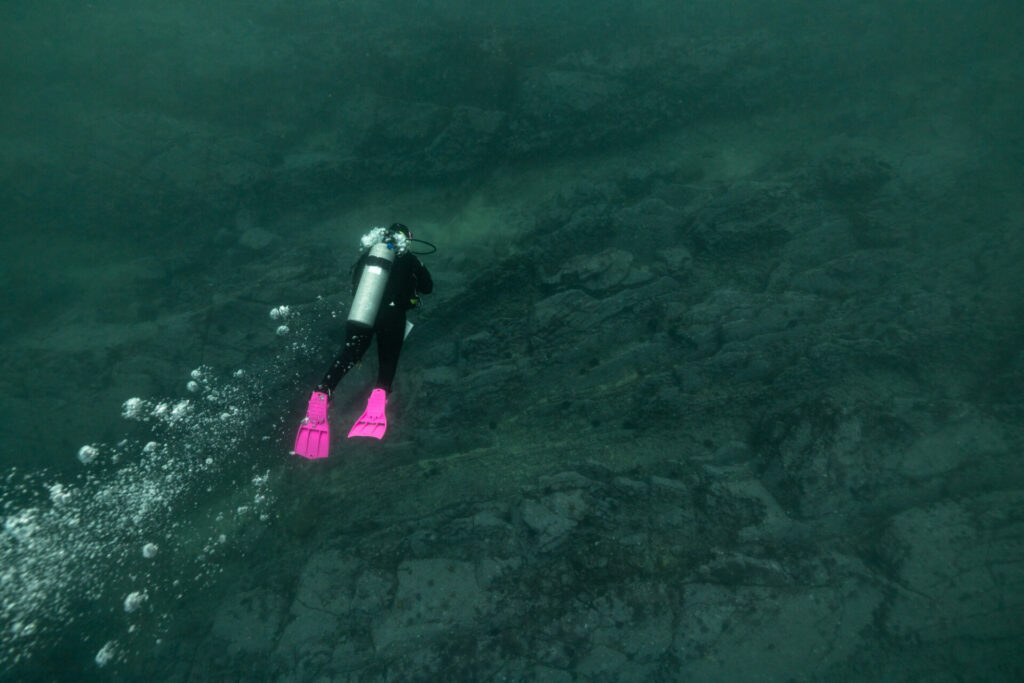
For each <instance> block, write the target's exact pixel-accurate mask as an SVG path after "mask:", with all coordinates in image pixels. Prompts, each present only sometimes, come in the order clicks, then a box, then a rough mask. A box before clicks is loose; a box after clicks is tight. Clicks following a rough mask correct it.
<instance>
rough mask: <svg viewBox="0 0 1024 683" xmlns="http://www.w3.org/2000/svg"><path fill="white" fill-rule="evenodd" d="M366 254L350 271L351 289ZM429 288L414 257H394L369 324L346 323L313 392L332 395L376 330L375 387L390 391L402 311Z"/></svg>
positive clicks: (401, 332)
mask: <svg viewBox="0 0 1024 683" xmlns="http://www.w3.org/2000/svg"><path fill="white" fill-rule="evenodd" d="M366 257H367V254H363V255H362V256H360V257H359V260H358V261H356V265H355V268H354V272H353V274H352V289H353V290H354V289H355V288H356V287H357V286H358V285H359V278H360V277H361V276H362V274H363V266H364V265H365V263H366ZM433 290H434V281H433V280H431V279H430V272H429V271H428V270H427V269H426V268H425V267H424V266H423V264H422V263H420V260H419V259H418V258H416V256H414V255H413V254H411V253H409V252H406V253H404V254H402V255H401V256H398V257H396V258H395V262H394V264H392V266H391V274H390V275H389V276H388V283H387V286H386V287H385V288H384V297H383V299H381V302H380V311H378V313H377V319H376V320H375V321H374V324H373V327H372V328H371V327H367V326H366V325H363V324H362V323H357V322H352V321H351V320H350V321H349V322H348V325H347V326H346V328H345V346H343V347H342V349H341V353H339V354H338V357H337V358H336V359H335V361H334V363H333V364H331V367H330V369H329V370H328V371H327V374H326V375H324V378H323V379H322V380H321V381H320V385H319V386H318V387H317V391H322V392H324V393H326V394H327V395H328V396H330V395H332V394H333V392H334V388H335V387H337V386H338V382H340V381H341V378H342V377H344V376H345V373H347V372H348V371H349V370H351V369H352V368H353V367H355V364H356V363H358V362H359V360H360V359H361V358H362V357H363V354H364V353H366V350H367V349H368V348H370V340H371V339H372V338H373V335H374V333H376V335H377V357H378V359H379V365H378V369H377V387H378V388H379V389H383V390H384V391H386V392H388V393H391V385H392V383H393V382H394V381H395V371H396V370H397V369H398V355H399V354H400V353H401V352H402V342H403V341H404V339H405V312H406V311H408V310H409V309H410V308H414V307H415V306H416V304H417V303H418V301H419V299H418V293H422V294H430V293H431V292H432V291H433Z"/></svg>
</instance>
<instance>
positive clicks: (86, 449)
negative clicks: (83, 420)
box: [78, 446, 100, 465]
mask: <svg viewBox="0 0 1024 683" xmlns="http://www.w3.org/2000/svg"><path fill="white" fill-rule="evenodd" d="M99 454H100V452H99V449H97V448H96V447H95V446H82V447H81V448H79V449H78V461H79V462H80V463H82V464H83V465H88V464H89V463H91V462H92V461H93V460H95V459H96V457H97V456H98V455H99Z"/></svg>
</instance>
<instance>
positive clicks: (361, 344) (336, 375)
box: [317, 321, 373, 396]
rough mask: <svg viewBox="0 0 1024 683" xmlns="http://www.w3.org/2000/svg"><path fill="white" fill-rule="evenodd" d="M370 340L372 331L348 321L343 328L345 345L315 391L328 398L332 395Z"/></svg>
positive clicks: (364, 350)
mask: <svg viewBox="0 0 1024 683" xmlns="http://www.w3.org/2000/svg"><path fill="white" fill-rule="evenodd" d="M372 338H373V329H371V328H369V327H367V326H366V325H362V324H360V323H355V322H351V321H350V322H349V323H348V325H346V327H345V345H344V346H343V347H342V348H341V353H339V354H338V357H337V358H336V359H335V360H334V363H332V364H331V367H330V369H329V370H328V371H327V374H326V375H324V378H323V379H322V380H320V384H319V385H318V386H317V391H322V392H324V393H326V394H327V395H328V396H330V395H332V394H333V393H334V389H335V387H337V386H338V382H340V381H341V378H342V377H344V376H345V373H347V372H348V371H349V370H351V369H352V368H354V367H355V365H356V363H358V362H359V361H360V359H362V357H363V354H364V353H366V349H368V348H370V340H371V339H372Z"/></svg>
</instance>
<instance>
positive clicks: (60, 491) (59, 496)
mask: <svg viewBox="0 0 1024 683" xmlns="http://www.w3.org/2000/svg"><path fill="white" fill-rule="evenodd" d="M47 489H49V491H50V500H51V501H53V504H54V505H62V504H64V503H66V502H68V501H69V500H71V491H69V490H67V489H66V488H64V484H59V483H58V484H50V485H49V486H48V487H47Z"/></svg>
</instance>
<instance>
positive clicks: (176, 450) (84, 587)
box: [0, 299, 336, 673]
mask: <svg viewBox="0 0 1024 683" xmlns="http://www.w3.org/2000/svg"><path fill="white" fill-rule="evenodd" d="M334 308H336V306H334V305H333V304H331V303H330V302H329V301H328V300H326V299H321V300H319V301H318V303H317V304H316V305H315V306H314V307H313V309H312V313H313V314H312V315H302V316H300V315H296V314H295V313H290V314H289V317H288V322H289V323H290V324H291V326H292V329H291V332H290V334H291V338H292V339H294V340H296V342H295V343H288V344H282V345H280V346H277V347H275V351H274V354H273V357H271V358H268V359H264V362H261V363H259V364H258V365H256V366H253V367H252V368H248V369H247V371H245V372H243V371H242V370H240V369H239V370H236V371H234V372H233V373H231V376H230V377H228V378H226V379H223V380H222V379H218V378H217V377H216V376H215V374H214V373H213V371H212V369H210V368H206V367H200V368H197V369H196V370H194V371H192V374H191V381H194V382H196V383H197V384H198V385H199V386H200V388H201V391H202V397H203V398H204V399H206V400H199V399H198V397H195V400H194V401H188V400H182V399H181V397H169V398H168V397H147V398H145V399H143V398H138V397H135V398H130V399H128V400H127V401H125V402H124V404H123V405H122V407H121V414H122V416H123V417H124V418H126V419H129V420H133V421H137V422H140V423H142V424H144V425H146V426H147V428H149V429H151V430H152V435H151V437H149V438H147V437H143V438H141V439H137V440H135V439H125V440H122V441H120V442H119V443H117V444H116V445H106V444H103V445H101V444H99V443H95V444H94V445H89V446H87V447H83V448H82V449H81V450H80V451H79V454H80V455H79V457H80V459H82V460H83V461H85V460H90V461H97V462H98V461H99V460H102V462H103V463H104V464H114V465H116V466H115V467H90V468H88V469H86V470H84V471H83V472H81V473H80V474H78V475H77V477H76V479H75V480H74V482H73V483H72V482H63V483H54V481H53V475H52V473H50V474H47V473H44V472H38V473H36V472H24V471H20V470H15V469H14V468H10V469H8V470H7V471H6V472H2V473H0V662H2V663H3V665H2V666H0V670H2V671H4V672H5V673H7V672H8V671H10V669H8V668H5V667H6V666H7V665H8V664H9V663H11V662H18V661H24V660H26V659H30V658H32V657H33V656H34V654H35V655H39V653H40V651H41V649H42V648H44V647H47V645H46V643H48V642H52V638H50V636H51V635H52V634H53V633H54V632H55V630H56V629H61V628H67V624H70V623H72V622H74V621H75V620H78V619H81V617H82V616H83V612H82V611H81V610H82V609H83V608H82V607H81V605H84V604H89V605H90V607H89V609H95V608H96V607H97V606H98V607H99V608H100V609H102V610H108V611H109V610H116V611H118V612H120V611H121V609H118V608H120V607H125V606H127V605H129V604H134V605H136V609H137V611H136V612H134V613H132V616H130V617H127V616H126V617H122V618H125V619H132V620H133V621H132V623H131V624H130V626H129V625H128V624H126V628H125V629H124V631H120V632H118V633H109V634H108V637H113V638H114V639H112V640H110V641H109V642H108V643H107V644H106V645H104V646H103V648H101V649H100V651H99V652H98V653H96V655H95V659H96V664H97V665H99V666H103V665H106V664H107V663H110V662H113V661H115V660H116V661H128V659H129V657H131V656H132V655H133V654H134V653H135V650H134V648H133V643H134V642H139V641H138V639H139V638H143V637H147V638H148V637H150V633H151V632H152V630H153V629H154V628H166V627H167V625H166V624H163V625H159V624H158V623H157V622H159V620H157V621H156V622H151V621H150V620H149V619H148V617H147V616H144V615H147V614H149V613H150V612H152V614H160V613H164V612H167V610H166V607H165V606H164V605H162V604H161V603H162V602H163V601H165V600H173V599H175V596H179V597H182V596H187V595H189V594H194V593H195V591H196V590H197V589H200V588H203V587H207V586H210V585H211V582H212V581H214V580H217V577H218V576H219V575H222V574H223V573H224V571H225V569H224V565H223V563H222V562H221V561H219V560H218V559H217V558H218V553H217V552H216V551H217V550H218V549H221V548H224V547H227V544H228V543H229V539H230V543H231V544H235V543H236V539H238V540H237V543H245V542H247V540H246V539H249V538H251V537H252V535H251V534H249V533H245V531H246V529H247V527H248V526H249V525H253V524H256V523H257V520H259V521H262V522H266V521H267V520H268V519H270V518H271V516H272V515H273V508H272V501H273V500H274V498H273V494H272V493H271V490H270V488H271V487H270V470H263V469H255V468H254V469H253V470H252V471H250V472H249V473H248V475H247V476H245V475H243V476H242V477H241V478H239V476H238V475H239V474H240V472H239V469H238V468H239V466H240V464H241V463H251V462H252V454H253V449H256V450H257V452H261V451H263V449H264V447H263V446H260V445H259V444H261V443H267V444H268V445H270V444H273V443H274V442H276V441H277V440H278V439H279V438H280V435H279V434H278V431H279V430H280V429H281V428H282V426H283V423H280V422H277V421H273V422H268V421H266V420H265V418H264V416H263V410H264V409H265V406H266V405H267V399H268V391H267V387H268V386H269V387H274V391H278V390H279V389H280V388H281V387H282V384H285V385H287V384H288V383H289V382H290V383H291V387H292V388H293V389H295V390H298V389H299V388H300V382H301V379H300V378H299V376H298V375H297V374H296V372H295V368H296V367H299V366H301V365H302V364H303V363H306V362H309V361H311V360H314V359H317V358H319V356H321V355H322V352H323V347H322V344H321V343H320V342H318V341H314V340H315V339H317V338H318V337H319V335H318V334H317V333H316V332H315V331H314V330H315V329H317V328H316V325H318V324H320V323H322V322H323V321H324V320H325V319H329V317H330V314H331V312H332V309H334ZM243 378H244V379H243ZM282 380H283V382H282ZM301 388H303V389H305V387H301ZM285 390H288V389H287V387H286V388H285ZM211 397H213V398H211ZM225 416H226V417H225ZM290 427H291V426H290V425H289V428H290ZM133 429H134V428H133ZM271 432H273V434H274V435H273V436H269V434H270V433H271ZM150 439H151V440H150ZM111 443H112V442H111ZM271 447H272V446H271ZM100 451H102V456H103V457H102V458H101V459H99V460H98V458H99V455H101V453H100ZM210 456H213V457H210ZM118 459H120V462H119V463H117V462H116V461H117V460H118ZM242 466H243V467H245V466H247V465H242ZM41 492H43V493H41ZM46 492H48V493H49V498H48V499H47V498H46V497H45V495H46ZM239 495H241V496H242V498H241V499H239V498H238V496H239ZM203 510H205V511H206V512H207V513H208V516H206V517H205V519H206V520H207V522H205V524H208V525H209V526H208V527H204V526H202V524H203V523H199V524H198V526H197V522H196V518H195V517H193V516H192V513H193V512H195V511H203ZM214 517H216V521H213V518H214ZM186 520H188V521H186ZM221 536H223V540H221ZM204 540H205V544H206V545H209V546H210V547H211V548H213V551H211V552H210V553H201V552H197V551H199V550H200V549H201V548H202V547H203V545H204ZM157 544H159V547H158V546H157ZM140 549H141V555H142V556H141V557H140ZM157 551H158V552H157ZM150 552H152V554H150ZM193 558H194V559H193ZM193 562H198V565H196V564H193ZM192 577H195V579H194V580H195V581H196V582H197V583H192ZM172 581H173V583H172ZM129 582H130V583H129ZM172 586H173V587H172ZM131 592H134V593H137V594H138V595H137V596H136V597H135V598H132V600H130V601H129V600H128V598H129V597H131ZM126 595H128V597H124V596H126ZM119 603H120V604H119ZM149 606H152V610H148V609H147V607H149ZM167 613H173V612H167ZM136 615H143V616H136ZM167 619H169V617H167ZM160 624H162V622H160ZM14 625H17V626H16V627H15V626H14ZM131 627H134V629H135V630H134V631H133V630H132V628H131ZM128 633H131V634H132V635H131V636H128ZM28 634H33V635H32V636H31V638H29V637H28ZM153 635H156V634H153ZM100 642H102V641H100ZM149 642H152V641H149ZM97 644H99V643H97ZM33 653H34V654H33Z"/></svg>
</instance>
